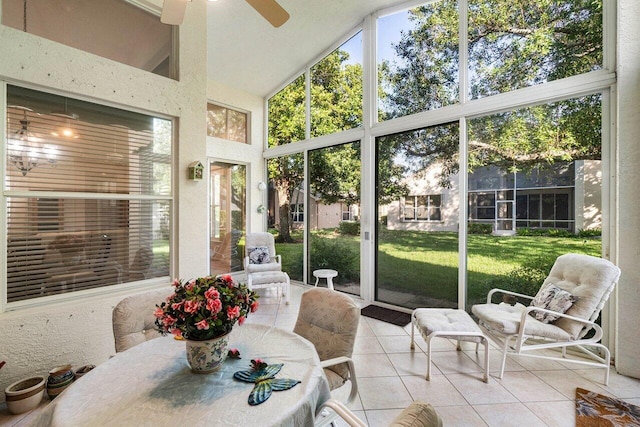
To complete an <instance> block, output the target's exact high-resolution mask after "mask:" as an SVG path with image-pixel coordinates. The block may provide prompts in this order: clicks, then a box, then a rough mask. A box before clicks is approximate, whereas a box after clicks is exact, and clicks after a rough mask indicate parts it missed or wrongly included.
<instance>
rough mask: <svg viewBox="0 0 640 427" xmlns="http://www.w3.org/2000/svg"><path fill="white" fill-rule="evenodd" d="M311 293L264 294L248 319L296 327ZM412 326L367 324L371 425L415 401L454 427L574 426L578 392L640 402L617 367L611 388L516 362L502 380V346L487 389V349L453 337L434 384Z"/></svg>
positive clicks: (365, 412) (363, 356)
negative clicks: (459, 345)
mask: <svg viewBox="0 0 640 427" xmlns="http://www.w3.org/2000/svg"><path fill="white" fill-rule="evenodd" d="M305 289H306V288H303V287H301V286H292V297H291V304H290V305H288V306H287V305H285V304H284V303H282V304H279V300H278V298H277V296H276V295H275V292H273V291H263V292H261V299H260V304H261V305H260V309H259V310H258V311H257V312H256V313H254V314H253V315H251V316H250V317H249V318H248V321H249V322H260V323H268V324H273V325H275V326H278V327H281V328H284V329H293V326H294V324H295V321H296V316H297V313H298V305H299V301H300V295H301V294H302V292H304V290H305ZM356 301H357V302H358V303H359V304H360V303H361V301H358V300H356ZM360 305H362V304H360ZM410 328H411V326H410V325H408V326H406V327H404V328H402V327H398V326H394V325H391V324H389V323H385V322H381V321H378V320H375V319H371V318H368V317H361V318H360V326H359V328H358V337H357V339H356V343H355V349H354V354H353V359H354V363H355V366H356V373H357V377H358V385H359V390H360V392H359V396H358V399H357V400H356V402H355V403H354V404H353V405H352V407H351V409H352V410H353V411H354V412H355V413H356V414H357V415H358V417H360V418H361V419H362V420H363V421H365V422H366V423H367V424H368V425H369V426H371V427H379V426H387V425H388V424H389V423H390V422H391V420H392V419H393V418H394V417H395V416H396V415H397V414H399V413H400V411H401V410H402V409H403V408H404V407H406V406H407V405H409V403H411V402H412V401H413V400H423V401H426V402H430V403H431V404H432V405H434V406H435V407H436V410H437V411H438V413H439V414H440V416H441V417H442V418H443V420H444V425H445V426H447V427H451V426H465V427H467V426H500V427H503V426H518V427H521V426H554V427H555V426H574V425H575V406H574V405H575V404H574V399H575V392H576V387H582V388H585V389H588V390H592V391H595V392H598V393H601V394H605V395H610V396H614V397H617V398H621V399H624V400H626V401H628V402H630V403H634V404H638V402H640V380H636V379H633V378H629V377H625V376H622V375H618V374H616V373H615V370H614V369H612V370H611V374H610V375H611V377H610V379H609V385H608V386H604V385H603V384H602V381H603V370H602V369H585V368H584V366H581V365H577V364H571V363H558V362H554V361H547V360H541V359H531V358H522V357H520V358H511V357H510V358H509V359H508V360H507V366H506V369H505V371H506V372H505V375H504V378H503V379H502V380H500V379H498V378H497V371H498V368H499V364H500V353H499V351H498V350H496V349H495V347H492V350H493V351H492V352H491V355H490V366H491V368H490V370H491V377H490V380H489V383H488V384H486V383H484V382H483V381H482V357H483V355H482V346H480V353H479V354H476V353H475V344H471V343H463V351H461V352H459V351H456V347H455V341H449V340H447V339H437V340H434V341H433V343H432V350H433V355H432V359H433V363H434V365H435V366H434V367H433V368H432V379H431V381H426V380H425V379H424V375H425V373H426V363H427V356H426V353H425V350H426V344H425V342H424V340H423V339H422V338H421V337H420V336H419V334H417V335H416V336H417V337H418V338H417V346H416V349H415V350H413V351H412V350H411V349H410V348H409V346H410V334H411V329H410Z"/></svg>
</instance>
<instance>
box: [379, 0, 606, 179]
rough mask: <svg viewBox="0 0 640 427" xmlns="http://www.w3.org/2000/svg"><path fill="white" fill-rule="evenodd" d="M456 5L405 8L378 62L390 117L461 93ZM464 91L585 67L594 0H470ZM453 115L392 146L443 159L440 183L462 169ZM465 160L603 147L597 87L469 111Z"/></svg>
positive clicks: (577, 155) (592, 41)
mask: <svg viewBox="0 0 640 427" xmlns="http://www.w3.org/2000/svg"><path fill="white" fill-rule="evenodd" d="M458 20H459V17H458V10H457V2H456V1H455V0H441V1H437V2H433V3H430V4H428V5H425V6H421V7H418V8H415V9H412V10H411V11H409V21H410V23H411V29H410V30H407V31H405V32H403V33H402V36H401V40H400V41H399V42H398V43H397V44H396V45H395V46H394V49H395V54H396V59H395V60H394V61H393V62H389V61H387V62H385V63H383V64H382V65H381V67H380V69H381V73H380V76H381V79H382V80H381V83H380V84H381V87H382V88H384V90H385V94H384V98H383V99H384V102H383V106H384V109H385V111H384V115H385V116H386V117H389V118H393V117H399V116H404V115H408V114H413V113H417V112H421V111H427V110H434V109H437V108H441V107H444V106H447V105H452V104H455V103H457V102H458V98H459V93H458V91H459V84H458V75H459V66H460V65H459V55H458V44H459V40H458ZM468 46H469V48H468V56H469V59H468V61H469V70H468V72H469V77H470V84H469V97H470V98H471V99H477V98H481V97H486V96H489V95H494V94H497V93H503V92H507V91H511V90H515V89H520V88H523V87H527V86H532V85H536V84H540V83H544V82H547V81H551V80H557V79H561V78H564V77H569V76H573V75H576V74H580V73H585V72H589V71H592V70H595V69H598V68H600V67H601V64H602V3H601V1H599V0H574V1H569V0H564V1H563V0H509V1H506V0H470V1H469V31H468ZM454 127H456V125H455V124H452V125H439V126H435V127H432V128H427V129H422V130H418V131H414V132H407V133H404V134H401V135H397V137H396V138H395V141H393V142H392V141H389V142H388V143H389V144H392V145H394V146H395V148H396V149H395V150H393V151H392V152H393V155H395V156H398V155H401V156H404V157H406V158H412V159H414V161H415V162H417V163H419V164H420V165H421V166H422V167H427V166H428V165H430V164H432V163H433V162H436V161H437V162H441V163H442V164H443V166H444V169H443V173H442V176H441V183H442V184H445V183H446V182H448V176H449V175H450V174H451V173H455V172H457V170H458V159H457V155H458V154H457V153H458V149H457V147H458V138H459V135H458V133H457V132H456V131H454V129H453V128H454ZM468 132H469V135H468V139H469V154H470V156H469V165H470V167H471V168H475V167H480V166H484V165H489V164H495V165H499V166H502V167H504V168H509V169H514V168H518V167H519V168H526V167H530V166H533V165H535V164H537V163H539V162H542V161H544V162H549V163H552V162H555V161H571V160H576V159H593V158H599V157H600V145H601V143H600V141H601V135H600V132H601V130H600V97H599V96H598V95H592V96H586V97H583V98H580V99H574V100H568V101H562V102H557V103H552V104H546V105H539V106H534V107H528V108H523V109H519V110H515V111H510V112H507V113H500V114H494V115H492V116H487V117H482V118H478V119H473V120H472V121H471V122H470V126H469V128H468Z"/></svg>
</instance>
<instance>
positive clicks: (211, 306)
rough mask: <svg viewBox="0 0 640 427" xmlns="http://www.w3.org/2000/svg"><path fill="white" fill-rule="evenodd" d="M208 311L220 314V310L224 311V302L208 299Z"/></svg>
mask: <svg viewBox="0 0 640 427" xmlns="http://www.w3.org/2000/svg"><path fill="white" fill-rule="evenodd" d="M207 310H209V311H210V312H212V313H214V314H215V313H220V310H222V302H221V301H220V300H219V299H208V300H207Z"/></svg>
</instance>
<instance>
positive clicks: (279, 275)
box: [251, 271, 289, 286]
mask: <svg viewBox="0 0 640 427" xmlns="http://www.w3.org/2000/svg"><path fill="white" fill-rule="evenodd" d="M288 281H289V280H288V277H287V275H286V274H285V273H283V272H281V271H265V272H262V273H252V274H251V286H258V285H266V284H269V283H287V282H288Z"/></svg>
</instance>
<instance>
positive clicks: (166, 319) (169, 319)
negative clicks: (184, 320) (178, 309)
mask: <svg viewBox="0 0 640 427" xmlns="http://www.w3.org/2000/svg"><path fill="white" fill-rule="evenodd" d="M174 323H176V319H175V318H173V317H171V316H170V315H168V314H167V315H166V316H165V317H163V318H162V324H163V325H164V326H165V327H167V326H171V325H173V324H174Z"/></svg>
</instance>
